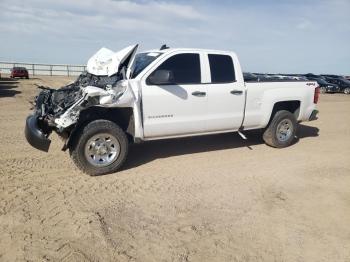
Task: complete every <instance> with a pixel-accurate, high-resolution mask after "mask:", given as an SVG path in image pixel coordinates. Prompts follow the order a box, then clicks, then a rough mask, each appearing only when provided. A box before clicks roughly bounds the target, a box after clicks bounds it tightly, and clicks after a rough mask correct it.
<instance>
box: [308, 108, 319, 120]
mask: <svg viewBox="0 0 350 262" xmlns="http://www.w3.org/2000/svg"><path fill="white" fill-rule="evenodd" d="M317 114H318V110H316V109H314V110H312V113H311V115H310V117H309V121H313V120H317V119H318V117H317Z"/></svg>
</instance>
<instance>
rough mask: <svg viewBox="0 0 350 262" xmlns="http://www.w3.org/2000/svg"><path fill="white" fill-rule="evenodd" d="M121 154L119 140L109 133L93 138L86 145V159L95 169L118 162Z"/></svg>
mask: <svg viewBox="0 0 350 262" xmlns="http://www.w3.org/2000/svg"><path fill="white" fill-rule="evenodd" d="M119 154H120V144H119V141H118V139H116V138H115V137H114V136H112V135H111V134H108V133H103V134H97V135H94V136H92V137H91V138H90V139H89V140H88V141H87V143H86V144H85V157H86V159H87V161H88V162H89V163H90V164H91V165H93V166H95V167H104V166H108V165H110V164H112V163H113V162H114V161H115V160H117V158H118V156H119Z"/></svg>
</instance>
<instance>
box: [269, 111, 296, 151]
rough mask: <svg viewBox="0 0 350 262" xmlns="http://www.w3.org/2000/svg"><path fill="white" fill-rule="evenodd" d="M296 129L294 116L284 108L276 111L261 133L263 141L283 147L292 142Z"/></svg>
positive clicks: (273, 145)
mask: <svg viewBox="0 0 350 262" xmlns="http://www.w3.org/2000/svg"><path fill="white" fill-rule="evenodd" d="M296 130H297V121H296V119H295V116H294V115H293V114H292V113H291V112H289V111H286V110H281V111H278V112H276V114H275V115H274V116H273V118H272V120H271V122H270V124H269V125H268V127H267V128H266V130H265V131H264V134H263V139H264V141H265V143H266V144H267V145H269V146H272V147H277V148H283V147H287V146H289V145H291V144H292V142H293V140H294V138H295V134H296Z"/></svg>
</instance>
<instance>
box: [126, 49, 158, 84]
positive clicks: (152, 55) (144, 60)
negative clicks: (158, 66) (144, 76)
mask: <svg viewBox="0 0 350 262" xmlns="http://www.w3.org/2000/svg"><path fill="white" fill-rule="evenodd" d="M161 54H162V53H159V52H149V53H140V54H137V55H136V56H135V60H134V63H133V64H132V66H131V75H130V78H135V77H137V76H138V74H139V73H141V71H142V70H143V69H145V68H146V67H147V66H148V65H149V64H150V63H152V62H153V61H154V60H156V59H157V58H158V57H159V56H160V55H161Z"/></svg>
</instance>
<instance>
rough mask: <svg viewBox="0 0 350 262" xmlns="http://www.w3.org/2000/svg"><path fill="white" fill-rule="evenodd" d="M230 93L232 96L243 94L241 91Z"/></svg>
mask: <svg viewBox="0 0 350 262" xmlns="http://www.w3.org/2000/svg"><path fill="white" fill-rule="evenodd" d="M230 93H231V94H232V95H241V94H243V91H241V90H231V91H230Z"/></svg>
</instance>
